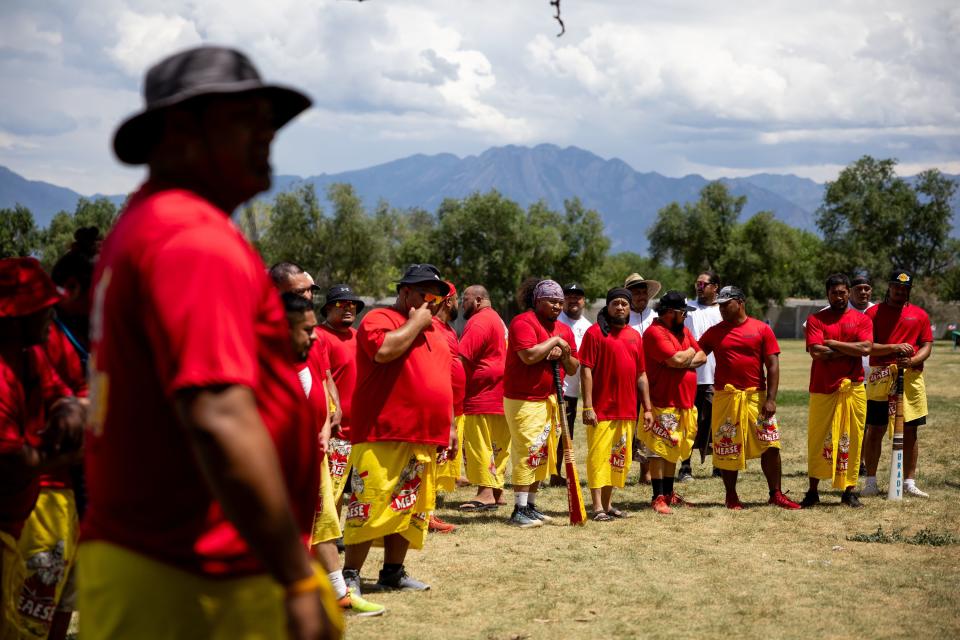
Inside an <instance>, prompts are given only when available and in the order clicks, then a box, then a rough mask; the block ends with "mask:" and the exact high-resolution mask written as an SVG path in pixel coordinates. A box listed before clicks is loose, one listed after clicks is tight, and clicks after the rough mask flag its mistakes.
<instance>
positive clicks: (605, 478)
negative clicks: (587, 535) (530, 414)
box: [578, 288, 653, 522]
mask: <svg viewBox="0 0 960 640" xmlns="http://www.w3.org/2000/svg"><path fill="white" fill-rule="evenodd" d="M629 317H630V291H629V290H627V289H623V288H617V289H610V291H608V292H607V306H606V307H605V308H604V309H602V310H601V311H600V313H599V314H598V316H597V323H596V324H595V325H593V326H592V327H590V328H589V329H588V330H587V333H586V335H585V336H584V338H583V348H582V349H580V350H579V352H578V353H579V354H580V365H581V368H580V375H581V382H582V385H583V386H582V391H583V404H584V407H583V424H584V425H586V427H587V450H588V453H587V484H588V485H589V487H590V493H591V495H592V498H593V519H594V520H596V521H598V522H605V521H609V520H612V519H614V518H624V517H626V515H627V514H625V513H624V512H623V511H621V510H620V509H616V508H614V506H613V502H612V500H613V488H614V487H620V488H623V486H624V484H625V482H626V478H627V474H628V473H630V462H631V459H632V455H631V453H632V450H633V444H632V443H633V427H634V425H635V424H636V422H637V413H638V412H637V404H638V402H639V403H640V404H642V405H643V425H644V428H645V429H650V428H652V426H653V413H652V410H653V406H652V405H651V404H650V390H649V388H648V385H647V374H646V372H645V371H644V364H643V338H641V337H640V335H639V334H638V333H637V332H636V331H633V330H631V329H630V328H629V327H628V326H627V322H628V320H629ZM638 390H639V393H638Z"/></svg>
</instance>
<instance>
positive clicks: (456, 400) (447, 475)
mask: <svg viewBox="0 0 960 640" xmlns="http://www.w3.org/2000/svg"><path fill="white" fill-rule="evenodd" d="M447 286H448V287H450V292H449V293H447V295H446V297H445V298H444V299H443V303H442V304H441V305H440V309H439V310H438V311H437V315H435V316H434V317H433V323H434V325H436V327H437V330H438V331H440V333H442V334H443V335H444V337H446V339H447V344H448V345H450V381H451V384H452V385H453V420H454V423H456V426H457V442H458V443H460V442H463V401H464V396H465V393H466V386H467V374H466V372H465V371H464V368H463V361H462V360H460V343H459V342H458V341H457V332H456V331H455V330H454V328H453V327H452V326H451V325H452V323H453V322H455V321H456V319H457V316H458V315H459V313H460V302H459V300H458V299H457V288H456V287H454V286H453V283H452V282H447ZM462 466H463V446H462V445H460V446H458V447H457V448H456V449H444V450H443V451H441V452H440V453H438V454H437V493H449V492H451V491H453V490H454V489H456V488H457V480H459V479H460V468H461V467H462ZM456 528H457V527H456V525H452V524H450V523H449V522H445V521H443V520H441V519H440V517H439V516H437V515H435V514H432V513H431V514H430V526H429V529H430V531H436V532H437V533H451V532H453V531H455V530H456Z"/></svg>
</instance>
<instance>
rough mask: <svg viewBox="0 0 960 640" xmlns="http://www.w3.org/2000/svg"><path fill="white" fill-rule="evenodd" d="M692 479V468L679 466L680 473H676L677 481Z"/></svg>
mask: <svg viewBox="0 0 960 640" xmlns="http://www.w3.org/2000/svg"><path fill="white" fill-rule="evenodd" d="M691 480H693V470H692V469H684V468H683V467H681V468H680V473H678V474H677V482H690V481H691Z"/></svg>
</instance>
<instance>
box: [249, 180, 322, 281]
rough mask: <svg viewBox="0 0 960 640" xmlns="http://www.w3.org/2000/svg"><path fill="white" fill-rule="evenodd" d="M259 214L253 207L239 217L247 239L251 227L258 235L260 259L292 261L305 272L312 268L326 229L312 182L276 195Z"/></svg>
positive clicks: (268, 262)
mask: <svg viewBox="0 0 960 640" xmlns="http://www.w3.org/2000/svg"><path fill="white" fill-rule="evenodd" d="M263 214H264V215H263V219H262V220H259V219H258V216H257V210H256V209H254V210H252V211H251V213H250V214H247V215H246V216H244V217H243V219H242V220H243V223H244V228H245V231H246V233H247V234H248V238H249V237H250V234H251V233H253V232H254V229H255V232H256V233H257V234H258V235H259V242H258V245H259V247H258V248H259V250H260V253H261V255H262V256H263V260H264V262H266V263H267V265H268V266H269V265H272V264H276V263H277V262H295V263H297V264H299V265H301V266H303V268H305V269H307V270H308V271H309V270H311V269H314V268H315V265H316V264H317V263H318V262H319V260H320V257H319V254H320V252H322V251H323V248H324V247H325V245H326V241H327V228H326V225H325V224H324V220H323V211H322V210H321V209H320V202H319V200H318V199H317V193H316V191H315V190H314V188H313V185H307V186H304V187H301V188H300V189H297V190H296V191H291V192H287V193H280V194H277V196H276V198H274V200H273V205H272V206H271V207H270V208H269V209H268V210H264V212H263ZM254 225H256V226H254ZM251 227H252V228H251Z"/></svg>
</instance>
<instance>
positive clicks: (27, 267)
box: [0, 258, 60, 318]
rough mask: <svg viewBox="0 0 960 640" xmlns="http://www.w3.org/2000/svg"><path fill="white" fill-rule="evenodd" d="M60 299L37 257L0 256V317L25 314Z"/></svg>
mask: <svg viewBox="0 0 960 640" xmlns="http://www.w3.org/2000/svg"><path fill="white" fill-rule="evenodd" d="M58 302H60V293H59V292H58V291H57V285H55V284H54V283H53V280H51V279H50V276H48V275H47V272H46V271H44V270H43V267H42V266H40V263H39V262H38V261H37V259H36V258H5V259H3V260H0V318H12V317H17V316H28V315H30V314H31V313H36V312H37V311H40V310H41V309H46V308H47V307H52V306H53V305H55V304H57V303H58Z"/></svg>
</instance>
